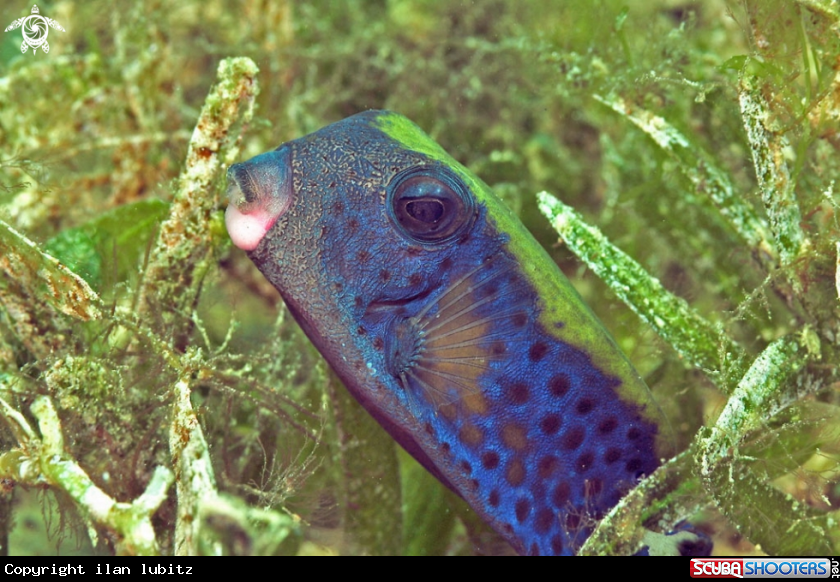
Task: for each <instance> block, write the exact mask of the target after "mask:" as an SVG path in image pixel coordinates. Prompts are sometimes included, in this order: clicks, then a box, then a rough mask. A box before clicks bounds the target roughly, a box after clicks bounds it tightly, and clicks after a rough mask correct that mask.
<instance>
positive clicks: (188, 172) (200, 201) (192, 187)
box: [139, 57, 259, 314]
mask: <svg viewBox="0 0 840 582" xmlns="http://www.w3.org/2000/svg"><path fill="white" fill-rule="evenodd" d="M258 72H259V69H258V68H257V66H256V65H255V64H254V62H253V61H252V60H251V59H249V58H247V57H239V58H230V59H225V60H223V61H222V62H221V63H219V67H218V70H217V77H218V80H217V82H216V84H215V85H214V86H213V88H212V89H211V91H210V94H209V95H208V96H207V99H206V100H205V102H204V107H203V108H202V110H201V114H200V115H199V117H198V121H197V122H196V125H195V130H194V131H193V134H192V138H191V139H190V144H189V149H188V151H187V157H186V161H185V163H184V169H183V171H182V172H181V175H180V176H179V177H178V180H177V184H178V190H177V192H176V193H175V196H174V198H173V201H172V206H171V208H170V213H169V218H167V219H166V221H164V223H163V224H162V225H161V229H160V234H159V235H158V239H157V242H156V243H155V247H154V249H153V250H152V253H151V255H150V260H149V265H148V267H147V269H146V272H145V273H144V278H143V286H142V288H141V291H140V297H141V299H140V309H139V313H140V314H143V313H148V312H149V311H150V310H152V309H153V308H154V306H166V309H167V311H168V312H170V313H179V312H186V313H189V312H190V311H191V310H192V309H191V308H192V305H193V304H194V302H195V301H196V299H197V297H198V294H199V290H200V286H201V280H202V277H203V275H204V272H205V271H206V269H207V268H208V266H209V264H208V256H209V254H210V253H209V251H210V249H211V248H212V241H213V239H212V232H211V225H212V220H211V216H212V213H213V212H214V211H215V210H216V208H217V207H218V204H219V200H218V196H216V195H214V193H216V192H218V189H217V180H218V178H219V176H220V175H221V173H222V171H223V170H224V169H225V168H226V166H227V165H229V164H231V163H233V161H234V160H235V159H236V156H237V155H238V153H239V141H240V138H241V131H240V129H241V127H242V126H243V125H246V124H247V123H249V122H250V120H251V117H252V115H253V109H254V99H255V98H256V96H257V93H258V90H259V89H258V84H257V78H256V77H257V73H258ZM152 304H154V305H152Z"/></svg>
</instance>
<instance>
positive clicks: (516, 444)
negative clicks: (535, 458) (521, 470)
mask: <svg viewBox="0 0 840 582" xmlns="http://www.w3.org/2000/svg"><path fill="white" fill-rule="evenodd" d="M502 442H503V443H504V444H505V446H506V447H508V448H509V449H513V450H515V451H521V450H523V449H525V448H527V447H528V436H527V432H526V431H525V429H524V428H523V427H521V426H519V425H517V424H506V425H504V426H503V427H502Z"/></svg>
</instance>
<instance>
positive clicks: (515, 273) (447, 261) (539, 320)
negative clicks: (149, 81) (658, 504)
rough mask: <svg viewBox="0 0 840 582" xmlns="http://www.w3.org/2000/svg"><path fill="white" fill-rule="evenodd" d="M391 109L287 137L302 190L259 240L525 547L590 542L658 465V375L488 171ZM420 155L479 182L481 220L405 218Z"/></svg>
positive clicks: (464, 484) (385, 402) (435, 458)
mask: <svg viewBox="0 0 840 582" xmlns="http://www.w3.org/2000/svg"><path fill="white" fill-rule="evenodd" d="M380 115H381V114H379V113H367V114H362V115H358V116H354V117H352V118H349V119H347V120H345V121H343V122H340V123H337V124H334V125H332V126H329V127H327V128H324V129H323V130H321V131H319V132H317V133H315V134H312V135H310V136H307V137H305V138H302V139H300V140H296V141H293V142H290V143H289V144H287V145H286V146H284V148H285V149H284V151H286V152H288V155H289V156H290V160H291V161H290V164H291V165H290V168H291V170H290V174H289V175H288V176H287V177H286V178H287V180H288V181H287V182H284V183H285V184H291V188H292V192H291V196H290V197H288V198H286V199H284V203H288V204H289V206H288V208H287V209H286V211H285V212H284V213H283V215H282V217H281V218H279V219H278V220H277V221H276V223H275V224H274V225H273V226H272V227H271V230H270V231H268V232H267V234H265V236H263V237H262V238H261V239H260V240H259V243H258V245H257V246H256V247H255V248H254V249H253V250H252V251H251V252H250V253H249V256H250V257H251V258H252V259H253V260H254V262H255V263H256V264H257V266H258V267H259V268H260V270H261V271H262V272H263V273H264V274H265V275H266V277H267V278H268V279H269V281H271V282H272V284H274V286H275V287H277V289H278V290H279V291H280V293H281V294H282V296H283V298H284V300H285V301H286V303H287V304H288V305H289V309H290V311H291V313H292V314H293V315H294V316H295V318H296V319H297V320H298V321H299V322H300V323H301V327H302V328H303V329H304V331H305V332H306V333H307V335H308V336H309V337H310V338H311V339H312V341H313V342H314V343H315V345H316V346H317V347H318V349H319V350H321V352H322V353H323V354H324V356H325V358H326V359H327V361H328V362H329V363H330V365H331V366H332V367H333V368H334V369H335V371H336V372H337V374H338V375H339V377H340V378H341V379H342V380H343V382H344V383H345V385H346V386H347V387H348V389H350V391H351V392H352V393H353V394H354V396H355V397H356V398H357V399H358V400H359V401H360V402H361V403H362V405H363V406H365V407H366V408H367V409H368V410H369V411H370V412H371V413H372V414H373V415H374V416H375V417H376V418H377V420H379V421H380V422H381V423H382V424H383V426H384V427H385V428H386V430H388V432H389V433H390V434H391V435H393V436H394V438H395V439H397V440H398V441H399V442H400V443H401V444H402V445H403V446H404V447H405V448H406V449H407V450H408V451H409V452H410V453H411V454H412V455H414V456H415V457H416V458H417V459H418V460H419V461H420V462H421V463H422V464H423V465H424V466H425V467H426V468H428V469H429V470H430V471H432V472H433V473H434V474H435V476H437V477H438V478H439V479H441V480H442V481H443V482H444V483H445V484H446V485H447V486H449V487H451V488H452V489H453V490H455V491H456V492H457V493H458V494H459V495H461V496H462V497H463V498H464V499H466V500H467V501H468V502H469V503H470V505H471V506H472V507H473V508H474V509H475V510H476V511H477V512H478V513H479V514H480V515H481V516H482V517H483V518H484V519H486V520H487V521H488V522H489V523H490V524H491V525H492V526H493V527H494V528H495V529H496V530H497V531H499V532H500V533H501V534H502V535H503V536H505V537H506V539H507V540H508V541H510V542H511V543H512V544H513V546H514V547H515V548H516V550H517V551H519V552H520V553H538V554H552V553H564V554H571V553H574V552H575V551H576V550H577V548H578V547H579V546H580V544H581V543H583V541H584V540H585V539H586V536H587V535H589V532H590V530H589V529H588V528H589V526H590V524H591V523H592V520H593V519H594V518H595V517H596V516H599V515H602V514H603V513H604V511H606V510H608V509H609V508H610V507H611V506H612V505H614V504H615V503H616V502H617V501H618V499H620V497H621V496H622V495H623V494H624V492H625V491H627V490H628V489H629V488H631V487H632V486H633V484H634V483H635V482H636V480H637V478H638V476H639V475H640V474H647V473H649V472H651V471H652V470H653V469H654V468H655V467H656V465H657V458H658V457H657V454H656V450H655V446H654V441H655V439H656V436H657V427H656V426H655V424H654V423H652V422H651V421H650V417H651V414H650V410H651V407H647V408H646V407H645V406H646V404H647V402H646V401H643V400H636V399H635V395H637V394H642V392H644V387H643V384H640V382H639V381H638V379H637V378H636V377H635V376H634V374H633V372H632V370H631V369H630V368H629V367H628V365H627V363H626V361H625V360H624V359H623V356H622V355H621V354H620V353H619V352H618V351H617V350H616V349H615V347H614V345H613V344H612V342H611V341H610V340H609V338H608V337H607V336H606V335H605V333H604V332H603V330H602V329H601V328H600V326H599V325H598V324H597V322H595V321H594V319H593V318H592V316H591V314H590V313H589V312H588V310H586V308H585V307H583V306H582V305H581V304H580V301H579V299H578V298H577V297H576V295H575V294H574V291H572V290H571V288H570V287H569V286H568V284H567V283H566V282H565V281H564V280H563V279H562V275H561V274H560V273H559V271H557V269H556V267H555V266H554V265H553V264H552V263H551V261H550V259H548V257H547V256H545V253H544V252H543V251H542V250H540V249H538V250H536V251H534V252H533V253H531V251H529V250H528V249H527V248H526V247H524V246H523V244H522V241H521V240H520V236H521V233H520V232H519V231H517V230H516V229H515V228H513V227H511V224H512V222H511V221H512V220H514V219H513V218H512V215H510V214H508V213H507V211H501V210H499V208H500V207H499V206H497V205H496V206H494V204H497V203H496V202H493V201H492V200H491V199H490V198H488V197H487V196H488V194H487V192H486V191H485V188H486V187H485V186H484V185H483V184H481V183H480V182H478V181H477V180H475V179H474V178H470V177H468V176H467V174H465V172H466V171H465V170H464V169H463V168H460V167H459V166H457V165H456V164H455V162H454V161H453V162H451V163H450V162H448V161H447V162H446V163H444V162H442V161H441V160H443V159H445V156H446V154H445V153H443V152H442V150H439V148H438V149H434V148H433V147H432V146H429V145H428V142H427V141H424V140H427V139H428V138H425V136H423V137H422V138H417V140H418V141H417V144H418V145H417V147H416V148H414V149H413V147H412V146H411V145H410V144H412V143H415V142H413V141H412V139H413V138H412V137H411V136H409V137H403V138H400V139H401V140H402V141H398V140H397V139H395V138H394V137H393V135H388V134H386V133H383V131H381V130H380V128H379V123H378V122H379V120H381V117H380ZM411 131H414V130H411ZM418 131H419V130H418ZM415 137H416V136H415ZM284 155H285V154H284ZM413 168H422V171H423V173H424V175H429V176H438V175H439V176H440V178H441V180H450V179H460V180H463V184H462V186H463V187H464V188H466V191H468V192H469V194H470V195H471V196H475V204H474V214H473V215H470V216H469V217H468V219H469V222H468V224H469V228H468V230H466V231H465V232H463V233H461V234H460V235H459V236H458V237H455V238H453V239H452V240H448V241H446V242H445V243H443V244H437V243H435V242H434V241H432V242H428V243H423V244H419V243H418V242H417V241H416V240H409V239H408V238H407V237H406V236H405V235H404V233H402V232H400V231H399V229H397V228H394V225H393V221H392V219H391V218H389V217H390V216H391V214H389V212H391V211H390V210H389V208H387V207H386V206H385V203H386V201H387V199H388V188H389V184H390V183H391V181H392V179H393V178H394V177H395V176H397V175H398V174H400V173H401V172H405V171H408V170H411V169H413ZM453 176H455V178H453ZM529 244H530V243H529ZM533 244H534V245H535V244H536V243H533ZM536 276H539V277H542V278H546V279H547V280H548V279H550V280H551V281H553V282H551V283H550V284H546V283H544V282H542V281H541V280H536V279H535V278H534V277H536ZM546 285H548V286H546ZM546 289H548V290H550V291H551V292H543V291H545V290H546ZM541 290H542V291H541ZM359 330H364V333H361V332H360V331H359ZM589 348H593V349H589ZM595 348H597V349H595ZM640 386H641V387H640ZM581 524H586V527H583V526H582V525H581Z"/></svg>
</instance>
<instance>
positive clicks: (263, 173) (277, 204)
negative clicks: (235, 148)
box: [225, 146, 294, 251]
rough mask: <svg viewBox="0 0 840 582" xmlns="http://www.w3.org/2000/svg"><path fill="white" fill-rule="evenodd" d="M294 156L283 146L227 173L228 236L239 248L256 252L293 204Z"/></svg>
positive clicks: (231, 168)
mask: <svg viewBox="0 0 840 582" xmlns="http://www.w3.org/2000/svg"><path fill="white" fill-rule="evenodd" d="M291 162H292V155H291V150H290V148H289V147H288V146H281V147H279V148H277V149H276V150H274V151H270V152H267V153H264V154H261V155H259V156H256V157H254V158H251V159H250V160H248V161H245V162H241V163H239V164H234V165H232V166H231V167H230V168H228V171H227V179H228V186H227V196H228V200H229V201H230V202H229V204H228V207H227V210H226V211H225V225H226V226H227V230H228V234H230V238H231V240H232V241H233V244H235V245H236V246H237V247H239V248H240V249H242V250H244V251H253V250H254V249H256V248H257V246H259V244H260V242H261V241H262V239H263V238H264V237H265V235H266V234H268V231H270V230H271V228H272V227H273V226H274V224H275V223H276V222H277V220H278V219H279V218H280V217H281V216H283V214H285V213H286V212H287V211H288V210H289V208H290V207H291V205H292V198H293V194H294V189H293V187H292V165H291Z"/></svg>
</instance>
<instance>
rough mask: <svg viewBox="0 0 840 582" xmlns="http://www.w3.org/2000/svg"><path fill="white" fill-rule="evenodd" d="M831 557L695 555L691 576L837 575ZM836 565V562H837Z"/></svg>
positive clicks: (821, 576) (772, 576)
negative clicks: (706, 556) (710, 556)
mask: <svg viewBox="0 0 840 582" xmlns="http://www.w3.org/2000/svg"><path fill="white" fill-rule="evenodd" d="M832 561H834V562H835V564H836V560H829V559H828V558H694V559H692V560H691V566H690V567H691V572H690V573H691V577H692V578H828V577H835V576H834V575H833V574H832V572H833V571H834V570H833V568H832V563H831V562H832ZM835 567H836V566H835Z"/></svg>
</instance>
